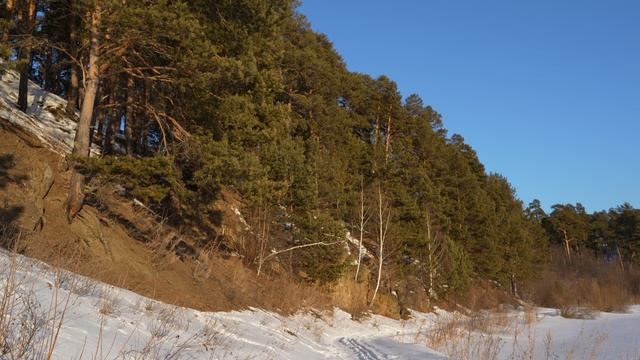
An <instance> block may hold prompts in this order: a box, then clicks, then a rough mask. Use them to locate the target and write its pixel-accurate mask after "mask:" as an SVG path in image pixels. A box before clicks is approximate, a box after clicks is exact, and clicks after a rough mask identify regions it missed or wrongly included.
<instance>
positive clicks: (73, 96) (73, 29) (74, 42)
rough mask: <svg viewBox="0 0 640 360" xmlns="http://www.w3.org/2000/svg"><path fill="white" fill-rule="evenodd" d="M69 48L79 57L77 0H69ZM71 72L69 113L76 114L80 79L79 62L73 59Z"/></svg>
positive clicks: (68, 92) (68, 96)
mask: <svg viewBox="0 0 640 360" xmlns="http://www.w3.org/2000/svg"><path fill="white" fill-rule="evenodd" d="M69 13H70V19H69V21H70V23H69V50H70V52H71V54H72V56H74V57H75V58H76V59H77V58H78V27H79V26H78V25H79V24H78V17H77V16H76V14H75V0H70V1H69ZM69 70H70V72H69V88H68V89H67V109H66V110H67V113H69V114H75V112H76V109H77V108H78V88H79V87H80V80H79V77H78V64H76V63H75V61H73V59H72V61H71V67H70V69H69Z"/></svg>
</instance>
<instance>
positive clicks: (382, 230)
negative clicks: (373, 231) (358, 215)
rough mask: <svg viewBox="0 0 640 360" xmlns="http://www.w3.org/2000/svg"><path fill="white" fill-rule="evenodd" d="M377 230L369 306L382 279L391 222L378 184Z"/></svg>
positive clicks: (388, 209) (389, 211)
mask: <svg viewBox="0 0 640 360" xmlns="http://www.w3.org/2000/svg"><path fill="white" fill-rule="evenodd" d="M376 212H377V214H376V215H377V219H376V220H377V221H378V223H377V231H378V276H377V279H376V287H375V289H374V290H373V296H372V297H371V301H370V302H369V306H372V305H373V304H374V302H375V300H376V296H377V295H378V290H380V282H381V280H382V265H383V263H384V257H385V252H384V251H385V247H384V245H385V242H386V241H387V234H388V232H389V226H390V224H391V209H390V208H389V203H388V201H387V200H386V198H385V196H384V194H383V191H382V185H381V184H378V193H377V209H376Z"/></svg>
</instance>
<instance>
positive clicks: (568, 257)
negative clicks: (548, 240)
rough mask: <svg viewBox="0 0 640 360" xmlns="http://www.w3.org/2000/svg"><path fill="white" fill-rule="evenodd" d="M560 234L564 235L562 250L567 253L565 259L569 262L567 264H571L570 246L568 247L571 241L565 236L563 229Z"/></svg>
mask: <svg viewBox="0 0 640 360" xmlns="http://www.w3.org/2000/svg"><path fill="white" fill-rule="evenodd" d="M562 234H563V235H564V250H565V252H566V253H567V259H568V261H569V264H571V246H569V242H570V241H571V240H569V236H568V235H567V231H566V230H564V229H563V230H562Z"/></svg>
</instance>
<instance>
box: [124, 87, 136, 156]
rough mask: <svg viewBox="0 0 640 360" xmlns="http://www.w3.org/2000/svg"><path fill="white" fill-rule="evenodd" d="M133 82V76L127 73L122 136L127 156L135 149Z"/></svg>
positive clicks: (131, 154)
mask: <svg viewBox="0 0 640 360" xmlns="http://www.w3.org/2000/svg"><path fill="white" fill-rule="evenodd" d="M134 85H135V83H134V81H133V77H132V76H129V75H127V100H126V104H127V105H126V110H125V117H124V121H125V122H124V138H125V141H126V148H127V156H133V153H134V151H135V142H134V138H133V137H134V135H133V128H134V124H135V119H134V117H135V116H134V112H133V101H134V96H133V92H134V87H135V86H134Z"/></svg>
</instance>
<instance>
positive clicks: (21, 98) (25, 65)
mask: <svg viewBox="0 0 640 360" xmlns="http://www.w3.org/2000/svg"><path fill="white" fill-rule="evenodd" d="M24 11H26V13H25V16H24V17H23V21H22V22H23V24H21V27H22V29H23V31H22V33H23V34H24V35H27V36H25V38H26V39H27V44H23V46H22V47H21V48H20V56H19V58H20V59H19V63H20V85H19V88H18V109H20V110H21V111H23V112H26V111H27V107H28V104H27V98H28V96H29V75H30V74H31V65H32V63H31V61H32V56H31V38H30V36H31V35H32V33H33V30H34V25H35V17H36V1H35V0H28V2H27V7H26V8H25V9H24Z"/></svg>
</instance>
